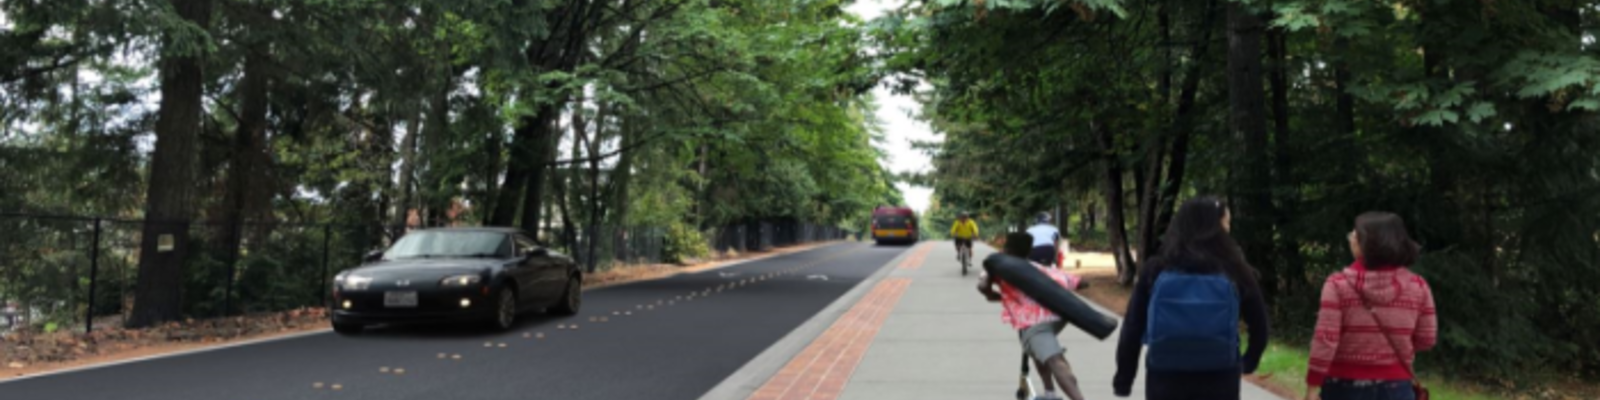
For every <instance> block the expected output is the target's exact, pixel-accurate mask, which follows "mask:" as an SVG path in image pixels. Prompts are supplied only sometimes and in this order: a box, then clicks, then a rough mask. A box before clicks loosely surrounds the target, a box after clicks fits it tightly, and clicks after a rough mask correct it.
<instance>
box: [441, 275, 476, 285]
mask: <svg viewBox="0 0 1600 400" xmlns="http://www.w3.org/2000/svg"><path fill="white" fill-rule="evenodd" d="M481 281H483V277H482V276H478V275H456V276H452V277H449V278H444V280H442V281H439V286H443V287H471V286H476V285H477V284H478V282H481Z"/></svg>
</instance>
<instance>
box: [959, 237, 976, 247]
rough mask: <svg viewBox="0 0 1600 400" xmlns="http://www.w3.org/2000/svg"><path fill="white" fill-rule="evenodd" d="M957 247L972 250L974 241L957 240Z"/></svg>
mask: <svg viewBox="0 0 1600 400" xmlns="http://www.w3.org/2000/svg"><path fill="white" fill-rule="evenodd" d="M956 246H961V247H967V248H971V247H972V239H962V238H956Z"/></svg>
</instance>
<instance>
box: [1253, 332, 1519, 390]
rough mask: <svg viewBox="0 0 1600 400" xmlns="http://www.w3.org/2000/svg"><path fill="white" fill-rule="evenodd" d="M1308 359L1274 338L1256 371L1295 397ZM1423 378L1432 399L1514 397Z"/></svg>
mask: <svg viewBox="0 0 1600 400" xmlns="http://www.w3.org/2000/svg"><path fill="white" fill-rule="evenodd" d="M1309 359H1310V354H1309V353H1307V350H1306V349H1305V348H1303V347H1299V346H1290V345H1285V344H1283V343H1279V342H1277V341H1273V342H1272V343H1270V344H1269V345H1268V346H1267V352H1266V354H1264V355H1262V356H1261V366H1260V367H1259V368H1257V370H1256V374H1257V375H1260V377H1261V379H1262V380H1264V381H1266V383H1268V384H1269V385H1271V386H1274V387H1273V388H1272V389H1281V390H1274V392H1282V391H1288V392H1289V393H1293V394H1294V396H1295V397H1294V398H1298V397H1299V396H1303V395H1304V394H1305V392H1306V363H1307V361H1308V360H1309ZM1422 378H1423V379H1422V384H1423V385H1424V386H1427V387H1428V390H1430V391H1432V394H1433V398H1434V399H1435V400H1512V399H1513V398H1512V397H1504V396H1499V395H1494V394H1490V393H1487V392H1485V391H1483V390H1479V389H1477V388H1474V387H1472V386H1471V385H1467V384H1464V383H1462V382H1456V381H1453V380H1448V379H1440V378H1439V377H1434V376H1428V374H1426V373H1424V374H1423V375H1422ZM1279 394H1283V393H1279Z"/></svg>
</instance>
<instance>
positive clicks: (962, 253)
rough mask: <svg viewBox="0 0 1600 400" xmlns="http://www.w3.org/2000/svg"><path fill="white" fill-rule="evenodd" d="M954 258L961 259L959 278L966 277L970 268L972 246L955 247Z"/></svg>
mask: <svg viewBox="0 0 1600 400" xmlns="http://www.w3.org/2000/svg"><path fill="white" fill-rule="evenodd" d="M956 256H957V258H960V259H961V276H967V270H968V269H970V268H971V267H972V245H966V246H956Z"/></svg>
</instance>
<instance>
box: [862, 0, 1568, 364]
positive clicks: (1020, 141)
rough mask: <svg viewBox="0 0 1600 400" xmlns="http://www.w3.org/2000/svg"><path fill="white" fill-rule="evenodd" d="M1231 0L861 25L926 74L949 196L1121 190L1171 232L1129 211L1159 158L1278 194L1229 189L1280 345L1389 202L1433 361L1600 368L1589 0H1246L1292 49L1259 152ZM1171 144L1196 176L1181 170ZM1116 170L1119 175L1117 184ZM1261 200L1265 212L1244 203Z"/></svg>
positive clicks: (928, 6)
mask: <svg viewBox="0 0 1600 400" xmlns="http://www.w3.org/2000/svg"><path fill="white" fill-rule="evenodd" d="M1227 3H1229V2H1218V4H1217V8H1215V9H1208V8H1207V7H1208V6H1207V5H1206V4H1205V2H1146V3H1135V2H1125V3H1123V4H1122V5H1123V6H1124V7H1125V11H1126V12H1125V13H1120V14H1119V16H1120V18H1093V19H1091V18H1085V17H1084V14H1082V13H1079V12H1074V13H1060V12H1051V11H1050V9H1049V8H1048V7H1045V8H1031V7H1028V6H1027V5H1029V4H1031V2H1026V1H1024V2H995V1H989V2H929V3H925V4H913V5H911V6H908V7H906V8H905V9H904V10H901V11H900V12H897V13H893V14H891V15H889V16H887V17H885V18H883V19H880V20H878V21H873V22H872V23H870V24H868V25H867V30H868V34H869V35H870V36H871V37H872V38H873V40H874V41H875V42H876V43H878V44H879V45H880V46H883V47H885V48H887V49H889V50H891V51H890V52H889V53H888V54H887V55H885V56H884V65H885V68H887V69H888V70H889V71H892V72H894V73H900V74H904V75H907V76H917V77H921V78H922V79H923V80H924V82H922V83H925V84H926V85H927V86H926V87H924V88H917V86H916V85H915V84H916V83H917V82H913V81H910V80H906V81H902V82H897V86H898V89H900V90H902V91H906V92H910V93H914V94H915V95H916V96H918V98H919V99H920V100H921V101H922V103H923V106H924V108H923V113H922V115H921V116H920V117H921V118H922V119H924V120H925V121H927V122H928V123H929V124H930V125H931V126H933V128H934V129H935V130H936V131H937V132H938V133H939V134H941V135H943V136H944V140H943V141H942V142H941V143H938V144H929V145H924V146H922V148H923V149H924V150H925V151H928V152H929V153H930V154H931V155H932V156H933V160H934V165H935V167H936V171H935V172H932V173H930V174H927V175H926V176H918V177H916V178H917V179H918V180H919V181H922V182H925V183H929V184H931V185H932V186H933V187H934V188H935V190H936V193H937V197H938V198H939V199H940V200H941V201H942V202H945V203H948V204H959V205H961V206H962V207H971V209H972V210H973V211H977V212H979V213H981V214H984V215H986V216H990V217H992V218H996V219H998V220H1000V221H1018V220H1020V219H1021V218H1026V216H1027V215H1029V214H1032V213H1034V212H1038V211H1040V210H1045V209H1051V208H1052V207H1054V206H1055V205H1058V204H1060V205H1064V206H1065V209H1066V210H1068V211H1069V212H1071V213H1072V214H1075V215H1074V217H1073V219H1072V220H1073V221H1084V220H1085V216H1086V215H1093V216H1095V217H1096V220H1097V222H1098V223H1099V224H1105V223H1106V222H1107V221H1108V219H1107V218H1106V217H1107V214H1108V213H1110V212H1112V211H1113V210H1107V209H1106V204H1107V203H1108V202H1109V199H1111V198H1117V197H1120V199H1121V200H1122V201H1123V203H1124V204H1125V206H1126V209H1125V210H1119V211H1121V212H1122V213H1123V215H1124V217H1125V219H1126V223H1125V224H1124V225H1125V227H1126V228H1127V229H1128V230H1129V231H1130V232H1138V230H1139V228H1144V226H1142V225H1149V226H1150V227H1151V228H1153V229H1151V230H1152V231H1155V232H1160V231H1161V230H1162V229H1164V227H1162V226H1160V224H1159V221H1155V220H1153V221H1145V220H1142V219H1144V216H1142V215H1140V213H1139V212H1138V211H1139V210H1140V209H1141V207H1140V206H1144V205H1145V204H1140V203H1141V202H1144V201H1146V199H1144V198H1141V197H1140V196H1139V194H1141V193H1142V192H1141V191H1140V189H1141V188H1142V187H1143V184H1144V183H1146V182H1150V180H1149V178H1150V177H1149V176H1148V175H1149V174H1150V173H1151V171H1159V172H1161V176H1157V177H1156V179H1155V180H1153V182H1155V183H1156V184H1157V185H1160V186H1163V189H1167V188H1166V187H1165V186H1171V187H1170V189H1171V190H1173V192H1175V193H1178V198H1177V199H1170V201H1173V202H1181V201H1182V200H1184V199H1186V198H1190V197H1192V196H1195V195H1218V196H1222V197H1224V198H1225V199H1228V200H1230V204H1233V205H1235V206H1240V205H1241V203H1242V202H1244V201H1246V200H1248V199H1249V198H1250V197H1247V196H1251V195H1254V194H1257V193H1265V194H1266V195H1265V197H1266V199H1267V200H1269V201H1268V203H1270V204H1269V205H1270V206H1271V207H1262V206H1261V205H1253V206H1252V207H1250V208H1237V207H1236V208H1235V209H1234V210H1233V211H1234V212H1236V213H1240V215H1239V216H1238V217H1239V218H1237V219H1235V227H1236V228H1240V232H1243V231H1246V230H1248V231H1251V232H1263V233H1264V234H1259V235H1252V236H1248V237H1246V236H1241V239H1242V240H1246V243H1242V244H1243V245H1245V246H1247V247H1250V248H1254V249H1257V250H1255V251H1252V252H1251V257H1252V259H1251V260H1250V261H1251V262H1252V263H1253V264H1255V265H1256V266H1257V267H1258V268H1259V269H1261V272H1262V275H1263V282H1265V283H1266V284H1267V285H1268V287H1267V288H1266V292H1267V293H1268V294H1269V295H1270V296H1271V299H1270V302H1271V304H1272V309H1273V315H1274V321H1275V326H1274V329H1273V331H1274V333H1275V335H1276V336H1278V338H1279V339H1280V340H1285V341H1287V342H1290V343H1296V342H1304V341H1305V340H1308V338H1309V337H1310V335H1311V332H1310V331H1311V325H1312V324H1313V323H1314V321H1315V312H1316V309H1317V307H1318V305H1317V301H1318V300H1317V294H1318V293H1317V288H1318V287H1319V284H1320V282H1321V281H1322V279H1323V278H1324V277H1326V276H1327V274H1329V273H1332V272H1334V271H1337V270H1338V269H1340V268H1343V267H1344V266H1346V265H1348V264H1349V263H1350V255H1349V254H1348V251H1347V250H1346V244H1345V243H1344V238H1345V233H1346V232H1348V231H1349V230H1350V224H1351V222H1352V220H1353V218H1354V217H1355V216H1356V215H1358V214H1360V213H1362V212H1365V211H1371V210H1382V211H1392V212H1396V213H1399V214H1400V215H1402V216H1403V217H1404V218H1405V219H1406V221H1407V224H1408V225H1409V226H1410V227H1411V228H1412V234H1413V236H1414V237H1415V238H1416V239H1417V241H1418V242H1420V243H1421V244H1422V245H1423V248H1424V255H1423V257H1422V259H1421V261H1419V263H1418V265H1415V266H1414V269H1415V270H1416V271H1418V272H1419V273H1420V274H1422V275H1423V276H1425V277H1427V278H1428V279H1429V281H1430V283H1432V287H1433V289H1434V294H1435V296H1436V300H1437V303H1438V307H1439V315H1440V318H1441V321H1443V322H1442V324H1444V328H1443V337H1442V342H1441V344H1440V346H1439V348H1438V349H1437V351H1434V352H1429V353H1426V354H1424V355H1423V356H1422V357H1423V364H1422V365H1424V366H1426V367H1425V368H1429V369H1430V370H1432V371H1437V372H1440V373H1441V374H1449V375H1451V376H1458V377H1465V378H1469V379H1474V380H1478V381H1483V382H1489V383H1492V384H1506V385H1516V386H1517V387H1519V388H1521V387H1528V386H1529V385H1530V384H1531V383H1535V382H1536V381H1537V379H1538V378H1539V377H1541V376H1542V375H1543V374H1545V373H1547V372H1557V373H1570V372H1579V373H1583V374H1588V375H1593V374H1595V373H1600V367H1597V366H1596V363H1595V362H1594V361H1593V360H1596V359H1600V346H1597V345H1595V343H1600V336H1596V335H1595V334H1593V332H1597V331H1600V329H1597V328H1600V300H1597V299H1600V291H1596V290H1594V289H1593V288H1590V287H1588V286H1591V285H1587V282H1593V281H1595V280H1597V279H1600V275H1596V274H1597V271H1600V268H1597V266H1600V250H1596V249H1600V246H1597V241H1596V239H1595V237H1596V236H1595V232H1597V229H1600V228H1597V227H1600V218H1596V217H1594V216H1595V215H1600V201H1596V200H1594V199H1596V198H1597V196H1594V195H1595V194H1596V193H1600V176H1597V175H1596V174H1595V171H1597V170H1600V157H1597V156H1596V154H1600V152H1596V149H1600V139H1597V138H1600V134H1597V131H1596V129H1597V128H1600V125H1597V124H1596V121H1597V119H1596V113H1597V112H1600V97H1596V96H1597V94H1600V91H1597V89H1596V88H1597V87H1600V78H1597V76H1596V73H1597V71H1600V68H1597V67H1596V66H1597V65H1600V62H1597V61H1596V60H1597V58H1595V57H1594V56H1593V54H1592V53H1593V43H1592V41H1593V39H1591V38H1587V37H1588V36H1589V33H1588V31H1587V30H1585V28H1584V27H1586V26H1587V23H1588V22H1587V21H1588V19H1589V16H1588V13H1587V10H1589V9H1590V8H1592V7H1593V6H1594V4H1592V3H1593V2H1578V3H1571V2H1567V3H1561V2H1546V1H1530V2H1481V3H1480V2H1446V3H1439V4H1433V3H1429V2H1424V3H1427V4H1420V3H1408V2H1402V3H1383V2H1365V1H1354V0H1315V1H1311V0H1306V1H1275V2H1270V3H1269V2H1262V1H1238V2H1237V3H1243V6H1244V7H1242V8H1241V9H1244V10H1255V11H1259V12H1262V15H1263V16H1264V17H1265V19H1266V20H1267V21H1270V25H1269V27H1268V30H1267V34H1266V35H1265V36H1266V37H1267V38H1269V40H1278V38H1281V41H1282V43H1283V50H1282V51H1283V53H1284V55H1283V57H1281V58H1279V57H1277V56H1275V55H1274V54H1271V53H1270V52H1268V51H1267V49H1271V48H1273V47H1274V46H1272V45H1269V44H1270V43H1271V42H1270V41H1269V42H1267V43H1262V48H1263V49H1264V50H1263V54H1260V55H1258V56H1260V57H1262V58H1263V62H1264V67H1265V68H1266V70H1265V71H1263V73H1262V74H1261V76H1260V78H1261V79H1262V80H1263V82H1261V83H1262V85H1261V86H1260V87H1261V88H1262V89H1263V90H1264V93H1262V95H1263V96H1262V97H1263V98H1265V99H1266V100H1267V104H1264V105H1262V108H1261V109H1260V112H1261V113H1262V114H1260V116H1259V118H1260V119H1261V120H1264V121H1265V123H1266V125H1267V130H1268V134H1267V141H1266V143H1265V145H1266V147H1265V148H1261V150H1262V152H1263V153H1264V154H1263V155H1264V156H1265V157H1266V159H1268V160H1270V161H1268V162H1265V163H1261V162H1260V159H1252V158H1249V157H1247V156H1246V152H1245V151H1241V150H1242V149H1246V148H1249V146H1247V144H1248V143H1247V142H1246V141H1245V139H1246V137H1245V135H1242V134H1241V133H1240V132H1238V130H1236V129H1235V128H1234V125H1233V124H1232V123H1231V122H1230V118H1231V117H1232V116H1233V115H1232V114H1231V113H1230V110H1231V109H1232V108H1234V107H1236V105H1231V104H1230V101H1231V98H1230V94H1231V93H1233V92H1236V91H1238V90H1243V88H1236V87H1230V84H1232V83H1231V82H1230V76H1229V71H1228V69H1227V68H1224V67H1225V66H1227V65H1228V62H1227V61H1226V60H1227V58H1226V56H1227V54H1228V53H1227V52H1228V51H1229V46H1228V43H1229V40H1240V39H1239V37H1238V36H1229V35H1230V32H1234V31H1233V30H1230V29H1229V28H1230V27H1228V26H1227V18H1225V16H1226V10H1225V9H1224V7H1225V6H1229V4H1227ZM1447 3H1448V4H1447ZM1068 4H1072V3H1068ZM1019 5H1020V6H1019ZM980 6H982V7H985V10H987V12H978V11H979V10H975V9H974V8H975V7H980ZM1269 12H1270V13H1269ZM1102 17H1103V16H1102ZM1208 43H1209V45H1207V46H1201V45H1202V44H1208ZM1279 67H1281V68H1282V71H1283V74H1282V76H1281V78H1279V77H1275V76H1274V72H1275V71H1276V69H1277V68H1279ZM1190 78H1193V79H1194V81H1195V83H1196V84H1195V86H1194V89H1193V92H1192V93H1189V94H1190V95H1192V96H1193V97H1194V102H1193V103H1190V104H1184V101H1183V100H1182V99H1183V98H1184V95H1185V92H1186V91H1188V90H1189V89H1187V88H1185V83H1184V82H1185V81H1186V80H1188V79H1190ZM1279 79H1281V81H1279ZM1278 85H1282V88H1283V90H1282V92H1281V93H1283V96H1282V97H1281V98H1276V93H1279V92H1277V91H1275V90H1274V89H1276V88H1275V86H1278ZM1277 101H1281V102H1282V103H1279V104H1275V103H1276V102H1277ZM1346 105H1348V108H1345V107H1346ZM1279 107H1282V108H1281V109H1280V108H1279ZM1180 109H1181V110H1184V111H1186V112H1187V114H1180V113H1179V110H1180ZM1280 116H1281V117H1282V118H1281V119H1280V118H1278V117H1280ZM1280 123H1281V125H1280ZM1179 137H1185V138H1187V139H1188V142H1187V144H1186V146H1187V147H1186V148H1185V149H1183V151H1181V152H1180V151H1179V150H1178V149H1176V148H1174V147H1173V141H1174V139H1176V138H1179ZM1257 148H1259V147H1257ZM1176 157H1181V158H1182V160H1183V161H1184V162H1185V169H1184V171H1183V174H1182V175H1181V176H1176V177H1174V176H1168V175H1167V172H1168V171H1172V169H1171V167H1173V166H1174V164H1175V163H1176V159H1177V158H1176ZM1152 161H1154V162H1155V163H1154V164H1153V166H1155V167H1159V168H1158V169H1152V168H1151V167H1152V164H1151V162H1152ZM1111 167H1118V168H1119V169H1121V170H1122V176H1118V177H1113V178H1111V179H1117V180H1119V181H1120V182H1121V184H1122V190H1123V192H1121V193H1107V188H1108V187H1109V184H1108V180H1107V178H1106V176H1107V171H1108V168H1111ZM1247 168H1266V169H1267V170H1269V172H1268V173H1266V174H1251V173H1253V172H1259V170H1250V169H1247ZM1247 174H1248V175H1252V176H1255V175H1264V176H1265V177H1266V179H1267V181H1264V182H1262V181H1248V182H1247V181H1246V180H1244V179H1240V178H1239V177H1240V176H1241V175H1247ZM1166 207H1167V205H1166V204H1161V207H1160V209H1158V210H1157V211H1158V212H1170V209H1167V208H1166ZM1262 210H1273V211H1274V212H1275V213H1276V214H1275V215H1251V213H1252V212H1257V213H1260V212H1264V211H1262ZM1091 213H1092V214H1091ZM1158 218H1159V215H1158ZM929 219H930V220H932V219H940V217H939V216H938V213H937V212H935V213H933V215H931V216H929ZM939 223H941V224H942V223H946V222H943V221H941V222H939ZM1073 225H1076V223H1074V224H1073ZM986 226H988V225H986ZM1002 226H1003V225H1002ZM1068 228H1076V227H1075V226H1073V227H1068ZM1104 231H1105V230H1104V229H1103V228H1100V227H1096V228H1095V229H1090V230H1088V231H1087V232H1078V234H1077V235H1074V240H1075V242H1074V245H1075V246H1081V245H1086V244H1091V242H1094V243H1100V242H1106V241H1107V239H1108V237H1107V236H1108V235H1105V234H1104ZM1090 236H1093V239H1088V238H1089V237H1090ZM1129 236H1130V238H1129V240H1130V241H1133V242H1134V243H1135V244H1137V238H1136V237H1134V234H1133V233H1130V235H1129ZM1485 315H1489V316H1493V317H1491V318H1484V316H1485ZM1300 362H1303V361H1300Z"/></svg>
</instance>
